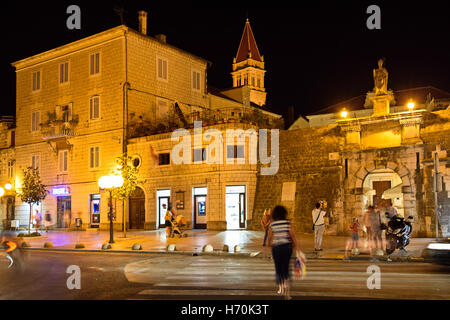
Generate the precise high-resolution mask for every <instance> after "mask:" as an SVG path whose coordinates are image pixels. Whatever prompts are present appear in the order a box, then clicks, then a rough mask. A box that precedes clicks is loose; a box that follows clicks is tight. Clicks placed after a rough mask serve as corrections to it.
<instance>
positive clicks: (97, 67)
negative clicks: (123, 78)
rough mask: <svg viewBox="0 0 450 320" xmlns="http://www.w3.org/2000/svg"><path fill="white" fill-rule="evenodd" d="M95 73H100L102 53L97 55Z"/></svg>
mask: <svg viewBox="0 0 450 320" xmlns="http://www.w3.org/2000/svg"><path fill="white" fill-rule="evenodd" d="M95 73H100V53H97V54H96V55H95Z"/></svg>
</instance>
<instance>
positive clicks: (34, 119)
mask: <svg viewBox="0 0 450 320" xmlns="http://www.w3.org/2000/svg"><path fill="white" fill-rule="evenodd" d="M40 123H41V115H40V112H39V111H36V112H33V113H32V114H31V132H36V131H39V124H40Z"/></svg>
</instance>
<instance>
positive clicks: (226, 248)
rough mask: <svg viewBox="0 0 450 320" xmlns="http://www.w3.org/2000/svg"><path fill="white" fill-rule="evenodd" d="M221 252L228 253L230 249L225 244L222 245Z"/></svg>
mask: <svg viewBox="0 0 450 320" xmlns="http://www.w3.org/2000/svg"><path fill="white" fill-rule="evenodd" d="M222 251H223V252H230V247H229V246H228V245H227V244H224V245H223V249H222Z"/></svg>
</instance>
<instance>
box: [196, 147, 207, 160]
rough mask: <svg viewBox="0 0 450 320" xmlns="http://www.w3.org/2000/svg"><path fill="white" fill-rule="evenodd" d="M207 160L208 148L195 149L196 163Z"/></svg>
mask: <svg viewBox="0 0 450 320" xmlns="http://www.w3.org/2000/svg"><path fill="white" fill-rule="evenodd" d="M204 161H206V149H204V148H203V149H194V163H195V162H204Z"/></svg>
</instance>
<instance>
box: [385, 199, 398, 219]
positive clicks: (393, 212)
mask: <svg viewBox="0 0 450 320" xmlns="http://www.w3.org/2000/svg"><path fill="white" fill-rule="evenodd" d="M386 213H387V214H386V218H388V219H389V220H391V219H392V218H393V217H395V216H398V210H397V208H396V207H394V206H393V205H392V202H391V203H390V204H389V207H388V208H387V210H386Z"/></svg>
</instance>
